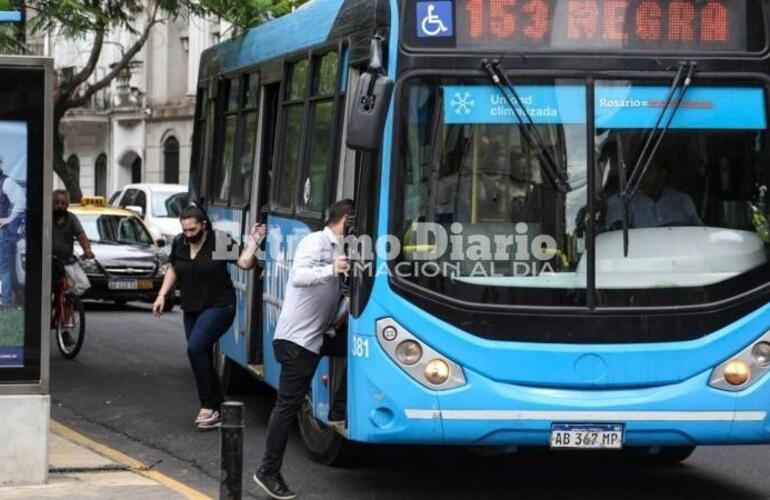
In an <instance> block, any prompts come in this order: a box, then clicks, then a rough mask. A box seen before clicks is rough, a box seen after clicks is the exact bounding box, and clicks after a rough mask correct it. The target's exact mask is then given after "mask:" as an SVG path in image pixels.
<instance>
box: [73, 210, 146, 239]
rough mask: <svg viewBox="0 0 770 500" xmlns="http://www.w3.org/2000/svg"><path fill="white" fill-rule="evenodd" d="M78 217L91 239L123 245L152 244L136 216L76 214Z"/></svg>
mask: <svg viewBox="0 0 770 500" xmlns="http://www.w3.org/2000/svg"><path fill="white" fill-rule="evenodd" d="M78 219H80V223H81V225H82V226H83V230H84V231H85V232H86V236H88V239H89V240H91V241H94V242H98V243H106V244H125V245H151V244H152V237H151V236H150V234H149V233H148V232H147V230H146V229H145V228H144V226H143V225H142V223H141V222H140V221H139V219H138V218H136V217H133V216H125V215H97V214H78Z"/></svg>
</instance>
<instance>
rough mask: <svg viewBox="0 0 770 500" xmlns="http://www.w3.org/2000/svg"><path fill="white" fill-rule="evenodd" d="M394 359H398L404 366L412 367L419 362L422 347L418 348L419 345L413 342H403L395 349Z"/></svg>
mask: <svg viewBox="0 0 770 500" xmlns="http://www.w3.org/2000/svg"><path fill="white" fill-rule="evenodd" d="M396 357H398V360H399V361H401V362H402V363H404V364H405V365H407V366H412V365H413V364H415V363H417V362H418V361H420V358H421V357H422V347H420V344H418V343H417V342H415V341H414V340H405V341H403V342H401V343H400V344H398V347H396Z"/></svg>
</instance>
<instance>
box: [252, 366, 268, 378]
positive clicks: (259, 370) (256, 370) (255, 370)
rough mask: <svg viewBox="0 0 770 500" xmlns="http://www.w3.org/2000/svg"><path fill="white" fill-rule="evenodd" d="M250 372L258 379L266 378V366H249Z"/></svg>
mask: <svg viewBox="0 0 770 500" xmlns="http://www.w3.org/2000/svg"><path fill="white" fill-rule="evenodd" d="M249 371H250V372H251V374H252V375H255V376H256V377H258V378H265V365H249Z"/></svg>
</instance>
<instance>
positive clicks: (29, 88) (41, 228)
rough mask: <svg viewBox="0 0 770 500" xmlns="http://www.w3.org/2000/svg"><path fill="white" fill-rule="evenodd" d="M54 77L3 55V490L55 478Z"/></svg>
mask: <svg viewBox="0 0 770 500" xmlns="http://www.w3.org/2000/svg"><path fill="white" fill-rule="evenodd" d="M53 74H54V73H53V60H52V59H49V58H40V57H22V56H0V414H2V415H3V425H2V426H0V486H3V485H12V484H34V483H42V482H45V481H46V479H47V474H48V422H49V415H50V398H49V390H48V389H49V386H48V379H49V377H48V373H49V366H48V365H49V363H48V352H49V343H48V337H49V335H50V301H51V292H50V286H51V283H50V281H51V278H50V268H51V266H50V260H51V242H50V233H51V196H50V192H51V181H52V172H53V168H52V148H53V138H52V110H53Z"/></svg>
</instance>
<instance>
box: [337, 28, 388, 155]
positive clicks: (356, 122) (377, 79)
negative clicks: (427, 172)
mask: <svg viewBox="0 0 770 500" xmlns="http://www.w3.org/2000/svg"><path fill="white" fill-rule="evenodd" d="M392 93H393V80H391V79H390V78H388V77H387V76H385V75H384V74H383V71H382V39H381V38H379V37H375V38H374V39H372V53H371V58H370V62H369V71H367V72H366V73H362V74H361V75H360V76H359V77H358V84H357V85H356V95H355V98H354V99H355V100H354V101H353V105H352V107H351V109H350V116H349V117H348V137H347V145H348V147H349V148H350V149H354V150H358V151H377V150H378V149H379V148H380V145H381V144H382V131H383V129H384V128H385V120H386V119H387V117H388V104H389V103H390V96H391V94H392Z"/></svg>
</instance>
